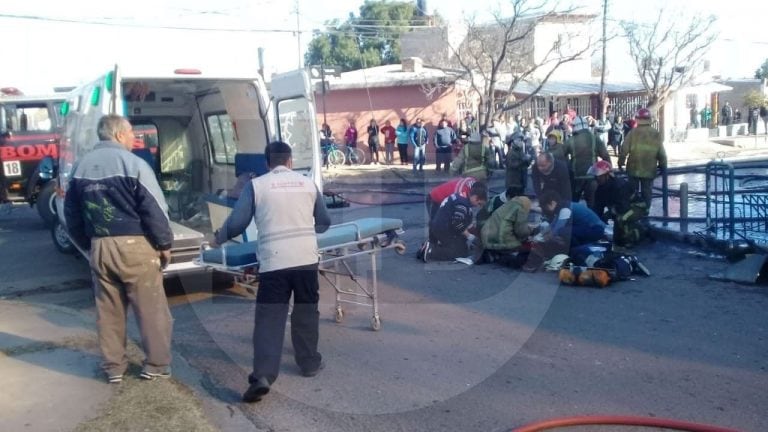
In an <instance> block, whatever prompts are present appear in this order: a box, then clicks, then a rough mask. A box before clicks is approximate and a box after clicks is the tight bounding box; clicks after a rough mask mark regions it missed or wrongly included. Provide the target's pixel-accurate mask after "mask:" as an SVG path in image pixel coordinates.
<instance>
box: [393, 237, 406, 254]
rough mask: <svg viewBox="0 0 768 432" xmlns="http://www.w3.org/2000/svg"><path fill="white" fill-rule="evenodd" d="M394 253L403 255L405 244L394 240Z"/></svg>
mask: <svg viewBox="0 0 768 432" xmlns="http://www.w3.org/2000/svg"><path fill="white" fill-rule="evenodd" d="M395 253H396V254H398V255H405V242H404V241H402V240H395Z"/></svg>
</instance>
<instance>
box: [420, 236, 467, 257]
mask: <svg viewBox="0 0 768 432" xmlns="http://www.w3.org/2000/svg"><path fill="white" fill-rule="evenodd" d="M429 242H430V244H431V246H432V254H430V256H429V258H430V259H431V260H434V261H451V260H453V259H456V258H459V257H466V256H467V255H469V248H467V239H466V238H465V237H464V236H463V235H461V234H455V233H447V232H441V231H435V230H431V229H430V230H429Z"/></svg>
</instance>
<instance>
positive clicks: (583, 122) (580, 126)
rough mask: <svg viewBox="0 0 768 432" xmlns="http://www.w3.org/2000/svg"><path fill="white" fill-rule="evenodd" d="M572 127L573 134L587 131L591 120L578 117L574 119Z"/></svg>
mask: <svg viewBox="0 0 768 432" xmlns="http://www.w3.org/2000/svg"><path fill="white" fill-rule="evenodd" d="M571 127H572V128H573V133H576V132H578V131H580V130H584V129H587V128H588V127H589V120H588V119H587V118H586V117H576V118H575V119H573V124H571Z"/></svg>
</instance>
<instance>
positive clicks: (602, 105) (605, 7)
mask: <svg viewBox="0 0 768 432" xmlns="http://www.w3.org/2000/svg"><path fill="white" fill-rule="evenodd" d="M607 29H608V0H603V65H602V67H601V68H600V118H603V114H605V108H606V107H605V98H606V94H605V64H606V61H605V42H606V33H607Z"/></svg>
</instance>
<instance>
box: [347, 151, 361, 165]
mask: <svg viewBox="0 0 768 432" xmlns="http://www.w3.org/2000/svg"><path fill="white" fill-rule="evenodd" d="M349 163H351V164H352V165H362V164H364V163H365V152H364V151H362V150H361V149H359V148H357V147H355V148H352V149H350V150H349Z"/></svg>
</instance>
